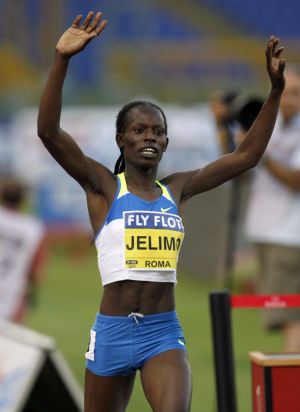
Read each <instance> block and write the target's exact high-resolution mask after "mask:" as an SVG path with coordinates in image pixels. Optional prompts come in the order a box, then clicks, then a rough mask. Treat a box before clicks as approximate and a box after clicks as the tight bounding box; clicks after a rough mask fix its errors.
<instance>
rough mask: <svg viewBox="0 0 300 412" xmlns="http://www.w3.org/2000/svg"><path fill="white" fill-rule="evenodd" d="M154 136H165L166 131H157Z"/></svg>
mask: <svg viewBox="0 0 300 412" xmlns="http://www.w3.org/2000/svg"><path fill="white" fill-rule="evenodd" d="M154 134H155V135H156V136H163V135H164V134H165V131H164V129H155V130H154Z"/></svg>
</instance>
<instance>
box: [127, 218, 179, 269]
mask: <svg viewBox="0 0 300 412" xmlns="http://www.w3.org/2000/svg"><path fill="white" fill-rule="evenodd" d="M124 225H125V227H124V232H125V239H124V245H125V246H124V247H125V251H124V256H125V262H124V263H125V268H126V269H129V270H130V269H131V270H134V269H139V270H153V269H154V270H155V269H159V270H174V269H176V265H177V260H178V254H179V250H180V247H181V244H182V240H183V237H184V228H183V224H182V219H181V218H180V217H179V216H177V215H172V214H170V213H163V212H145V211H137V212H132V211H130V212H124Z"/></svg>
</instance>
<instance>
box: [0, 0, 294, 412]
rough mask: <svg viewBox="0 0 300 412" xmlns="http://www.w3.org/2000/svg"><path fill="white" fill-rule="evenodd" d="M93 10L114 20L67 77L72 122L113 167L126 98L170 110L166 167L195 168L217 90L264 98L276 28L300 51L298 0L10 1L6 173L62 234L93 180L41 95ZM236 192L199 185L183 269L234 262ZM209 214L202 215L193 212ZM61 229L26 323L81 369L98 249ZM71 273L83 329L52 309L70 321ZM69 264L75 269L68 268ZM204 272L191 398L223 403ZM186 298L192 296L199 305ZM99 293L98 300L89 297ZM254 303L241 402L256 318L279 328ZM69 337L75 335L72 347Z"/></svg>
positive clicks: (3, 98)
mask: <svg viewBox="0 0 300 412" xmlns="http://www.w3.org/2000/svg"><path fill="white" fill-rule="evenodd" d="M89 10H101V11H103V13H104V17H105V18H107V19H108V20H109V25H108V27H107V28H106V30H105V32H104V33H103V35H102V36H101V38H100V39H99V40H98V39H97V41H94V42H93V43H91V44H90V45H89V47H88V48H87V49H86V50H85V51H84V52H83V53H82V54H80V55H78V56H75V57H74V58H73V59H72V62H71V65H70V69H69V75H68V78H67V81H66V84H65V88H64V111H63V117H62V122H63V127H65V128H66V129H67V130H69V131H70V132H71V133H72V134H73V135H74V136H75V137H76V139H77V140H78V141H79V143H80V144H81V145H82V146H83V147H84V148H85V150H86V152H87V153H88V154H89V155H92V156H93V157H95V158H96V159H98V160H101V161H103V162H104V163H105V164H106V165H107V166H109V167H112V166H113V164H114V161H115V159H116V157H117V155H118V152H117V149H116V147H115V145H114V121H115V116H116V114H117V111H118V110H119V108H120V107H121V106H122V105H123V104H124V103H126V102H127V101H129V100H133V99H136V98H147V99H150V100H154V101H156V102H158V103H159V104H160V105H161V106H162V108H163V109H165V111H166V114H167V117H168V119H169V125H170V136H171V137H172V138H173V137H174V139H173V142H172V141H171V144H170V151H169V154H167V156H168V157H167V158H166V159H165V161H164V162H163V164H162V170H161V173H162V174H164V173H168V172H169V171H171V170H174V169H175V168H176V170H178V169H184V168H187V167H196V166H198V165H201V164H203V163H205V162H206V161H208V160H210V158H213V157H214V156H216V154H217V152H216V150H217V149H216V148H215V147H214V146H213V145H212V144H211V142H208V137H209V133H210V132H211V130H210V129H209V124H208V123H209V122H208V120H209V118H208V117H207V102H208V100H209V98H210V96H211V94H212V93H213V92H214V91H215V90H218V89H223V88H228V89H229V88H231V89H234V90H237V91H238V92H239V93H248V94H252V95H253V94H256V95H259V96H262V97H264V96H265V95H266V93H267V92H268V78H267V75H266V72H265V57H264V50H265V47H266V43H267V40H268V38H269V37H270V35H271V34H275V35H277V36H279V37H280V39H281V41H282V43H283V44H284V46H285V49H286V51H285V56H286V58H287V60H288V61H289V62H293V63H299V62H300V53H299V45H300V25H299V16H300V3H299V1H298V0H289V2H282V1H281V0H251V1H248V2H243V1H240V0H222V1H221V0H185V1H180V0H172V1H171V0H164V1H158V0H127V1H126V2H125V1H124V0H114V1H109V0H102V1H97V0H0V55H1V63H0V174H2V175H5V174H6V173H11V172H13V173H16V174H17V175H18V176H20V177H21V178H22V179H24V180H25V182H26V183H27V184H28V185H29V186H30V187H31V189H32V192H31V194H32V196H31V204H30V208H31V209H32V210H33V211H34V212H35V213H37V214H38V215H39V216H40V217H41V218H42V219H43V220H44V221H45V223H46V224H47V225H48V227H49V230H50V231H52V229H53V228H55V230H56V233H57V229H58V228H59V229H61V228H66V227H67V228H68V229H69V228H72V229H73V230H74V228H75V229H76V230H79V231H82V230H83V231H84V233H86V231H87V232H88V233H89V229H87V214H86V212H85V204H84V203H85V201H84V195H83V193H81V191H80V189H78V188H77V185H76V183H75V182H73V181H72V180H71V179H70V178H69V177H68V176H65V174H64V172H62V171H61V170H60V169H59V167H58V166H57V165H56V164H55V163H54V162H53V161H52V160H51V159H50V157H49V156H48V154H47V153H46V152H45V150H44V149H43V148H42V147H41V144H40V142H39V140H38V138H37V136H36V126H35V123H36V116H37V105H38V102H39V98H40V94H41V90H42V87H43V85H44V83H45V79H46V76H47V73H48V70H49V67H50V64H51V61H52V58H53V54H54V49H55V44H56V42H57V39H58V37H59V35H60V34H61V33H62V32H63V31H64V30H65V29H66V28H67V27H68V26H69V25H70V24H71V22H72V20H73V18H74V16H75V15H77V14H79V13H83V14H85V13H86V12H87V11H89ZM207 146H208V147H207ZM207 153H209V155H207ZM229 192H230V189H229V188H228V186H227V187H225V188H221V189H218V190H216V191H212V192H211V193H209V194H205V195H203V196H202V197H201V200H195V201H194V203H193V205H192V206H191V209H188V211H187V214H186V220H187V222H186V226H187V231H188V233H190V234H189V235H188V237H187V241H186V245H185V249H184V250H183V263H182V267H183V270H184V273H185V274H191V275H194V277H196V276H198V275H199V273H201V275H202V277H205V278H206V280H205V282H206V281H207V280H208V279H211V278H214V277H215V276H214V275H215V274H216V272H218V271H219V270H220V267H221V266H222V265H223V264H224V254H225V253H226V239H227V232H228V222H227V220H228V215H229V212H230V210H229V200H228V199H229V196H230V194H229ZM200 214H202V216H205V219H199V218H197V215H200ZM207 216H208V217H209V218H207ZM56 239H57V237H56ZM51 242H52V243H51V245H52V246H53V245H54V244H55V245H54V246H53V251H52V254H53V260H52V263H51V264H50V266H49V268H48V270H47V278H46V279H48V278H49V280H46V285H47V288H48V289H47V290H43V291H42V293H41V301H40V306H39V308H38V310H37V312H36V313H35V314H33V316H32V317H31V318H30V319H29V325H30V326H32V327H36V328H38V329H41V330H42V331H43V332H45V333H49V334H51V335H52V334H53V335H54V336H57V337H58V339H59V341H60V344H61V346H62V348H63V350H64V353H66V356H67V359H68V360H69V361H70V364H71V366H72V368H73V369H74V370H75V372H76V374H77V376H78V377H79V379H82V376H81V374H82V358H81V356H82V354H81V352H82V348H83V346H82V345H81V346H80V351H81V352H80V351H79V344H78V340H77V339H79V340H80V342H81V343H82V340H84V339H85V337H86V338H87V333H88V332H87V331H88V328H89V325H90V323H91V321H92V317H91V313H93V310H96V306H95V304H91V303H90V294H94V295H97V296H98V291H97V292H95V290H97V287H98V277H97V271H96V266H95V262H94V261H93V259H94V256H93V257H91V256H90V252H89V251H88V252H87V253H86V255H85V258H84V260H80V259H81V258H82V250H83V248H84V247H83V245H82V242H81V241H80V240H78V241H77V240H76V239H74V238H72V240H71V241H70V243H69V244H68V245H67V246H66V245H65V246H64V247H57V245H56V243H55V241H54V240H53V237H52V238H51ZM84 242H85V244H86V243H88V242H86V240H85V241H84ZM241 243H242V244H243V240H241ZM66 256H67V257H70V256H71V257H72V261H68V262H67V263H66V262H65V261H64V257H66ZM78 259H79V260H78ZM90 259H91V260H92V262H93V263H92V264H91V266H89V265H90V263H89V262H90ZM87 260H88V263H87ZM80 262H83V263H84V265H81V263H80ZM86 265H87V266H86ZM86 268H88V271H89V272H93V273H92V274H91V276H90V275H89V276H88V282H92V280H91V279H92V278H93V279H94V281H93V282H94V283H91V284H90V286H89V289H88V291H86V292H85V293H84V296H83V297H80V296H81V295H80V293H82V290H83V288H84V287H85V286H86V281H82V280H81V276H82V273H83V272H85V271H86V270H87V269H86ZM71 272H74V275H75V278H73V281H74V282H75V283H76V282H77V283H76V284H77V286H76V285H75V286H74V287H75V289H76V288H77V289H76V290H78V300H79V301H81V300H82V302H83V303H82V304H83V306H82V308H84V309H82V311H81V313H80V315H79V318H78V319H79V323H80V327H82V328H83V330H81V331H80V333H79V335H80V336H78V331H73V332H72V331H68V332H66V330H65V327H64V324H63V323H62V324H61V325H60V324H59V322H57V321H56V320H54V317H55V316H57V318H56V319H59V317H60V316H61V311H64V313H65V318H64V319H65V320H66V319H70V320H72V316H73V315H72V312H71V311H70V313H69V309H67V307H68V306H67V302H65V296H66V295H65V294H67V293H68V292H67V289H68V288H69V283H68V282H71V279H72V274H71ZM64 273H65V274H66V278H65V280H64V281H62V279H61V277H63V274H64ZM194 281H195V279H193V278H187V279H186V281H185V282H183V283H184V284H185V286H183V289H182V292H178V293H182V299H183V303H181V304H180V303H179V310H180V311H181V312H182V317H183V324H184V325H186V326H187V334H188V335H189V336H190V337H191V341H192V342H194V343H193V344H194V345H195V349H194V352H193V353H192V354H191V358H192V366H193V365H194V369H195V376H196V382H197V384H198V383H199V382H198V379H200V378H199V377H198V375H197V373H198V369H199V376H200V375H201V376H202V378H201V386H203V388H204V391H203V392H204V393H202V395H201V393H200V395H198V393H196V394H195V400H194V401H193V402H194V405H195V406H194V409H193V410H195V411H201V412H202V411H203V412H206V411H211V410H212V409H213V404H214V402H213V401H208V400H207V397H209V398H210V399H212V397H213V395H212V393H213V389H212V387H211V386H212V384H211V379H210V380H208V381H207V382H205V379H203V375H202V374H203V370H204V376H206V375H207V376H211V373H212V372H211V367H212V365H211V358H210V356H211V354H210V342H209V337H207V334H209V330H208V329H209V325H208V319H207V318H206V317H207V316H208V315H207V313H206V309H205V307H206V302H205V300H204V302H203V301H202V304H201V305H202V309H203V308H204V309H203V310H204V312H203V313H202V315H201V318H199V313H198V310H199V309H200V306H198V305H199V300H200V299H201V298H203V299H205V293H206V292H207V290H208V289H210V287H211V286H212V284H210V283H209V284H207V283H205V284H204V285H203V284H202V289H203V290H202V292H201V294H200V292H199V293H198V291H197V286H196V284H195V283H194ZM61 282H62V283H61ZM197 285H198V283H197ZM95 288H96V289H95ZM58 290H59V291H60V292H61V294H62V296H61V297H59V296H60V295H59V292H58ZM76 293H77V292H76ZM57 294H58V295H57ZM75 295H76V294H75ZM185 295H186V296H185ZM54 296H56V298H55V297H54ZM76 296H77V295H76ZM70 298H71V297H70ZM72 298H73V297H72ZM60 299H61V301H60ZM193 299H194V300H193ZM60 302H61V304H60ZM63 302H64V303H63ZM55 305H56V306H55ZM84 305H85V306H84ZM186 305H191V306H190V310H189V311H188V310H187V308H186ZM91 306H92V308H93V309H92V312H91V311H88V310H87V307H88V308H89V309H90V307H91ZM55 308H56V309H57V312H56V309H55ZM78 310H79V308H78ZM185 310H187V312H185ZM238 316H239V315H238ZM245 316H246V317H245V318H241V319H239V322H240V324H243V325H244V327H245V328H246V330H245V329H244V330H242V331H240V333H239V332H237V333H238V339H239V342H240V343H241V344H240V345H239V348H238V351H239V352H238V357H240V358H242V360H241V359H239V360H241V365H242V366H241V372H240V373H241V375H240V376H239V382H240V383H239V385H242V389H241V391H244V392H243V393H244V394H245V393H246V395H243V399H246V398H247V400H246V401H245V402H244V403H243V399H242V409H241V410H243V411H247V410H250V409H249V408H250V406H249V405H250V398H249V397H250V395H247V391H249V392H250V387H249V385H250V384H249V376H248V372H249V371H248V361H247V359H246V360H245V359H244V358H243V357H245V354H246V353H247V350H248V349H251V350H252V349H254V348H253V346H252V347H248V346H247V345H251V342H250V343H249V340H248V339H247V338H246V336H245V335H246V334H245V332H246V331H247V328H249V325H250V324H251V322H252V324H253V325H254V329H253V330H254V332H253V333H252V335H254V336H255V335H256V338H257V342H258V344H260V345H261V346H259V347H258V349H264V347H263V346H264V345H266V347H267V348H268V349H269V348H271V347H272V345H273V348H275V349H276V345H277V346H279V343H278V341H277V340H276V339H275V340H274V339H273V340H270V338H269V337H266V336H265V335H263V334H262V335H261V336H260V335H259V334H258V333H257V329H259V326H258V321H257V313H254V312H252V314H251V315H245ZM247 316H249V317H247ZM250 316H251V317H250ZM192 317H193V322H192V321H191V319H192ZM197 317H198V320H197V322H196V323H195V319H197ZM204 317H205V319H204ZM198 321H199V323H198ZM201 322H203V324H204V328H203V333H204V334H205V336H206V340H205V342H204V348H203V347H201V345H199V347H197V345H198V343H196V340H197V339H199V331H198V330H196V328H198V327H199V328H200V324H201ZM205 325H206V326H205ZM70 328H71V326H70ZM84 328H85V330H84ZM205 328H207V330H206V329H205ZM255 328H256V329H255ZM70 336H71V340H73V341H75V342H77V343H76V344H75V346H72V348H71V345H70ZM201 339H202V338H201ZM76 345H77V346H76ZM72 351H73V352H72ZM196 351H197V352H196ZM199 351H200V352H201V359H200V358H199V356H200V355H199V353H200V352H199ZM79 352H80V353H79ZM201 365H203V370H202V369H201V368H202V366H201ZM197 368H198V369H197ZM205 385H206V386H205ZM243 385H244V386H243ZM205 388H206V389H205ZM197 392H198V391H197ZM199 392H200V391H199ZM201 396H202V398H201ZM201 404H202V405H203V404H205V405H207V404H210V405H211V404H212V406H210V407H207V409H206V407H201V406H200V407H199V406H198V405H201ZM136 405H138V404H136ZM139 405H144V404H139ZM196 405H197V406H196ZM132 408H133V409H130V410H132V411H133V412H134V411H137V410H140V411H144V410H146V407H145V406H142V407H141V406H136V409H134V406H133V407H132ZM143 408H144V409H143ZM247 408H248V409H247Z"/></svg>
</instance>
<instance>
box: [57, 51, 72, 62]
mask: <svg viewBox="0 0 300 412" xmlns="http://www.w3.org/2000/svg"><path fill="white" fill-rule="evenodd" d="M55 60H56V61H60V62H64V63H69V60H70V56H67V55H65V54H63V53H62V52H61V51H60V50H58V49H55Z"/></svg>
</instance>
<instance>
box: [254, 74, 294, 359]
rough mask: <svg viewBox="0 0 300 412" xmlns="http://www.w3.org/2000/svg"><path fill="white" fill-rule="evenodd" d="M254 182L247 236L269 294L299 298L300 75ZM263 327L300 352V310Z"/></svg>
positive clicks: (267, 320) (289, 80) (279, 313)
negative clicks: (252, 244) (272, 330)
mask: <svg viewBox="0 0 300 412" xmlns="http://www.w3.org/2000/svg"><path fill="white" fill-rule="evenodd" d="M254 173H255V174H254V176H253V182H252V188H251V192H250V197H249V206H248V212H247V216H246V234H247V236H248V237H249V239H250V240H251V241H252V242H253V243H254V245H255V249H256V252H257V259H258V265H259V278H258V289H259V291H260V292H261V293H265V294H274V293H275V294H280V293H282V294H286V293H287V294H288V293H300V72H299V70H297V69H296V68H290V69H289V70H287V72H286V88H285V90H284V92H283V94H282V98H281V104H280V115H279V117H278V120H277V123H276V126H275V129H274V132H273V136H272V138H271V141H270V144H269V146H268V148H267V150H266V155H265V157H264V159H263V161H262V162H261V165H260V167H258V168H257V169H256V170H255V172H254ZM264 324H265V326H266V327H267V328H270V329H274V328H277V329H280V330H282V332H283V337H284V342H283V349H284V350H285V351H300V309H274V310H270V309H268V310H266V311H264Z"/></svg>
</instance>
